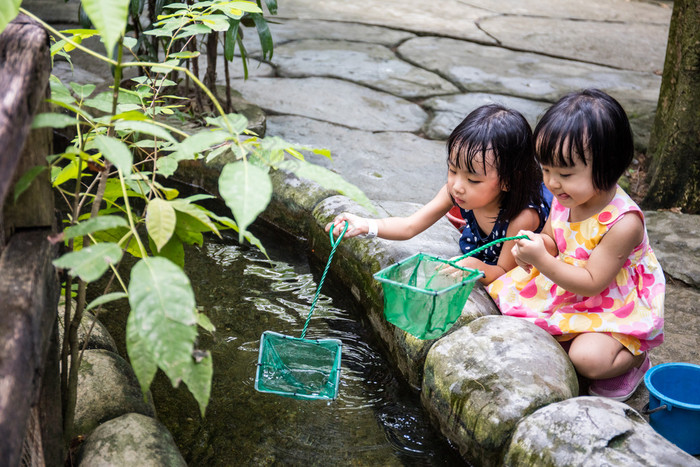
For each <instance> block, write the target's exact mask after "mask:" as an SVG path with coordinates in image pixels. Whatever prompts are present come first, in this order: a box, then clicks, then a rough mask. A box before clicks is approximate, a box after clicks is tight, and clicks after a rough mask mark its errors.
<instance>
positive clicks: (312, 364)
mask: <svg viewBox="0 0 700 467" xmlns="http://www.w3.org/2000/svg"><path fill="white" fill-rule="evenodd" d="M341 348H342V344H341V342H340V341H339V340H337V339H302V338H299V337H290V336H285V335H284V334H279V333H276V332H272V331H265V332H264V333H263V335H262V338H261V344H260V353H259V356H258V371H257V374H256V376H255V389H257V390H258V391H260V392H269V393H272V394H278V395H280V396H287V397H292V398H295V399H335V398H336V396H337V394H338V382H339V379H340V356H341Z"/></svg>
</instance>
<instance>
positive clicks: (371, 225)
mask: <svg viewBox="0 0 700 467" xmlns="http://www.w3.org/2000/svg"><path fill="white" fill-rule="evenodd" d="M378 231H379V227H378V226H377V221H375V220H374V219H367V234H366V235H365V238H374V237H376V236H377V232H378Z"/></svg>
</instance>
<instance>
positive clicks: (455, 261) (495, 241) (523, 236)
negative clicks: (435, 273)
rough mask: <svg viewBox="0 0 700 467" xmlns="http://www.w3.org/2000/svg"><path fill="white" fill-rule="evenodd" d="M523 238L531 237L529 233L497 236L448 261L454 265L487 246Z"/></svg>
mask: <svg viewBox="0 0 700 467" xmlns="http://www.w3.org/2000/svg"><path fill="white" fill-rule="evenodd" d="M521 238H529V237H528V236H527V235H516V236H514V237H503V238H497V239H496V240H494V241H492V242H488V243H487V244H486V245H482V246H480V247H479V248H477V249H475V250H472V251H470V252H469V253H465V254H463V255H462V256H458V257H457V258H455V259H451V260H450V261H448V263H449V264H451V265H452V266H454V264H453V263H457V261H462V260H463V259H464V258H468V257H470V256H474V255H475V254H477V253H480V252H482V251H484V250H485V249H487V248H488V247H490V246H493V245H496V244H498V243H504V242H507V241H510V240H520V239H521Z"/></svg>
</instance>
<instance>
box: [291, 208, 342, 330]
mask: <svg viewBox="0 0 700 467" xmlns="http://www.w3.org/2000/svg"><path fill="white" fill-rule="evenodd" d="M349 225H350V223H349V222H348V221H345V228H344V229H343V231H342V232H340V235H338V239H337V240H334V239H333V229H334V228H335V225H332V226H331V229H330V230H329V231H328V235H329V237H330V239H331V252H330V253H329V254H328V262H327V263H326V269H324V270H323V274H322V275H321V280H320V281H319V282H318V287H316V295H315V296H314V300H313V302H311V309H310V310H309V314H308V315H307V316H306V323H304V329H302V331H301V338H302V339H303V338H304V336H306V330H307V329H308V328H309V322H310V321H311V315H312V314H313V312H314V308H316V302H317V301H318V296H319V295H320V294H321V287H323V281H324V280H326V274H327V273H328V269H330V267H331V260H332V259H333V255H334V254H335V249H336V248H338V245H340V241H341V240H342V239H343V236H344V235H345V232H347V230H348V226H349Z"/></svg>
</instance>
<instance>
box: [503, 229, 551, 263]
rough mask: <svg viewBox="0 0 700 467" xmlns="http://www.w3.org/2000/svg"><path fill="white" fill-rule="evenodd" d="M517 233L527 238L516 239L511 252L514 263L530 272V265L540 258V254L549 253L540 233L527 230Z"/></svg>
mask: <svg viewBox="0 0 700 467" xmlns="http://www.w3.org/2000/svg"><path fill="white" fill-rule="evenodd" d="M518 235H527V237H528V238H527V239H525V238H521V239H520V240H517V241H516V242H515V245H514V246H513V248H512V250H511V253H513V258H514V259H515V262H516V264H517V265H518V266H520V267H521V268H523V269H524V270H525V271H526V272H530V271H531V270H532V266H533V265H534V264H536V263H537V262H538V259H539V258H541V255H543V254H549V253H548V252H547V248H546V247H545V244H544V239H543V238H542V236H541V235H539V234H534V233H532V232H530V231H528V230H521V231H520V232H518Z"/></svg>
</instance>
